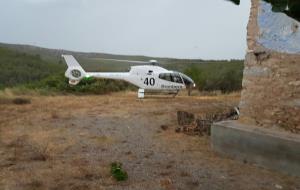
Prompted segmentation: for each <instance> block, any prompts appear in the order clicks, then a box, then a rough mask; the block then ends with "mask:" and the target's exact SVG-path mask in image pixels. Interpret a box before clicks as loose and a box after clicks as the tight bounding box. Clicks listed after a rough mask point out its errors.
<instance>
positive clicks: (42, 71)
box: [0, 48, 65, 89]
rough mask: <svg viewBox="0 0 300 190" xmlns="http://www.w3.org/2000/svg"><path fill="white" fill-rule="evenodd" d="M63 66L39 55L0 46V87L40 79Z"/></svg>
mask: <svg viewBox="0 0 300 190" xmlns="http://www.w3.org/2000/svg"><path fill="white" fill-rule="evenodd" d="M64 68H65V66H64V65H62V64H57V63H49V62H46V61H44V60H42V59H41V57H40V56H39V55H29V54H25V53H20V52H15V51H11V50H8V49H4V48H0V89H3V88H4V87H13V86H16V85H18V84H26V83H28V82H31V81H38V80H41V79H43V78H45V77H47V76H49V75H50V74H53V73H56V72H58V71H59V70H62V69H64Z"/></svg>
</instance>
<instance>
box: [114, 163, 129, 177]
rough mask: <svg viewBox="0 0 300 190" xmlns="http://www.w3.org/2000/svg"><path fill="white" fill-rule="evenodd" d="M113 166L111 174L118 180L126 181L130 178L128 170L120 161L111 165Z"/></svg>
mask: <svg viewBox="0 0 300 190" xmlns="http://www.w3.org/2000/svg"><path fill="white" fill-rule="evenodd" d="M110 167H111V170H110V172H111V175H112V176H113V177H114V178H115V179H116V180H117V181H125V180H127V179H128V174H127V172H126V171H124V170H123V169H122V164H121V163H118V162H114V163H112V164H111V165H110Z"/></svg>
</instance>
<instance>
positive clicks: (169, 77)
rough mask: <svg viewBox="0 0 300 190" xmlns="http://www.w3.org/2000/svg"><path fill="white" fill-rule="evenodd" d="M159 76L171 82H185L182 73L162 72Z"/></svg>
mask: <svg viewBox="0 0 300 190" xmlns="http://www.w3.org/2000/svg"><path fill="white" fill-rule="evenodd" d="M159 78H160V79H162V80H166V81H170V82H175V83H181V84H182V83H183V81H182V79H181V77H180V75H179V74H177V73H161V74H159Z"/></svg>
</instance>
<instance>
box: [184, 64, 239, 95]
mask: <svg viewBox="0 0 300 190" xmlns="http://www.w3.org/2000/svg"><path fill="white" fill-rule="evenodd" d="M185 73H186V74H187V75H189V76H190V77H191V78H192V79H193V80H194V81H195V83H196V85H197V88H198V89H199V90H200V91H203V90H204V91H215V90H221V91H222V92H224V93H227V92H232V91H237V90H241V88H242V78H243V62H242V61H230V62H229V61H227V62H226V61H224V62H210V63H203V64H193V65H191V66H190V67H189V68H187V69H186V70H185Z"/></svg>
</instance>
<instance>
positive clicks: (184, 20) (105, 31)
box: [0, 0, 250, 59]
mask: <svg viewBox="0 0 300 190" xmlns="http://www.w3.org/2000/svg"><path fill="white" fill-rule="evenodd" d="M249 12H250V0H243V1H242V2H241V5H240V6H236V5H234V4H233V3H231V2H228V1H224V0H1V1H0V42H4V43H14V44H29V45H36V46H41V47H46V48H55V49H66V50H73V51H83V52H101V53H113V54H124V55H147V56H155V57H172V58H191V59H192V58H200V59H243V58H244V56H245V52H246V48H247V45H246V27H247V22H248V18H249Z"/></svg>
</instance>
